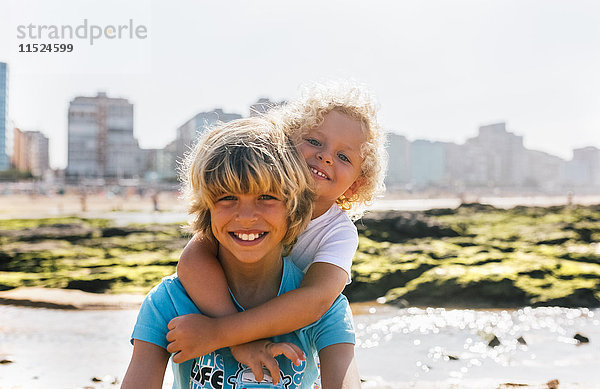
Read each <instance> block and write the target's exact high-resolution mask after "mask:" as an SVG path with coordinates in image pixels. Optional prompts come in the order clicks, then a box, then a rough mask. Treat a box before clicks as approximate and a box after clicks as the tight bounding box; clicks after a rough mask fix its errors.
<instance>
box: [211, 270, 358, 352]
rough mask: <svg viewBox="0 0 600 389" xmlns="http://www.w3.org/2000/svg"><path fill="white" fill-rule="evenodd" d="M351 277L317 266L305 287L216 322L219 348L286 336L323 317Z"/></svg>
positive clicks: (305, 282) (308, 275)
mask: <svg viewBox="0 0 600 389" xmlns="http://www.w3.org/2000/svg"><path fill="white" fill-rule="evenodd" d="M347 279H348V274H347V273H346V272H345V271H344V270H343V269H342V268H340V267H338V266H335V265H331V264H329V263H322V262H316V263H313V264H312V265H311V266H310V268H309V269H308V271H307V273H306V275H305V276H304V279H303V281H302V284H301V285H300V287H299V288H298V289H294V290H292V291H289V292H287V293H284V294H282V295H280V296H277V297H275V298H274V299H272V300H270V301H267V302H266V303H264V304H262V305H260V306H258V307H255V308H252V309H249V310H247V311H244V312H240V313H237V314H235V315H230V316H227V317H224V318H217V319H213V320H215V323H214V326H211V327H213V328H214V330H216V331H217V332H216V333H215V334H220V335H221V337H220V339H219V342H220V347H227V346H231V345H237V344H240V343H246V342H250V341H252V340H256V339H262V338H267V337H271V336H276V335H281V334H287V333H288V332H292V331H295V330H297V329H300V328H302V327H306V326H307V325H309V324H311V323H313V322H314V321H316V320H318V319H319V318H321V316H323V314H324V313H325V312H327V310H328V309H329V308H330V307H331V305H332V304H333V302H334V301H335V299H336V298H337V297H338V296H339V294H340V293H341V292H342V290H343V289H344V286H345V285H346V280H347Z"/></svg>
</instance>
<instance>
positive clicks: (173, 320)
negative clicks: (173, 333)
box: [167, 316, 181, 330]
mask: <svg viewBox="0 0 600 389" xmlns="http://www.w3.org/2000/svg"><path fill="white" fill-rule="evenodd" d="M180 317H181V316H177V317H174V318H173V319H171V321H170V322H169V324H168V325H167V328H168V329H169V330H173V329H175V327H176V326H177V322H178V321H179V318H180Z"/></svg>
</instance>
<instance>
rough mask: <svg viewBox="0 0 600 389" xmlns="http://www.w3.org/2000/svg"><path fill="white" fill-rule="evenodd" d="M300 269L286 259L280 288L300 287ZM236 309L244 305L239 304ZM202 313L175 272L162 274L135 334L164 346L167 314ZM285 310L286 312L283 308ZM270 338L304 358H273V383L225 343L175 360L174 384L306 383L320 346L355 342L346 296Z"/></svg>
mask: <svg viewBox="0 0 600 389" xmlns="http://www.w3.org/2000/svg"><path fill="white" fill-rule="evenodd" d="M303 276H304V273H302V271H300V270H299V269H298V268H297V267H296V266H295V265H294V264H293V263H292V262H291V261H289V260H287V259H284V261H283V275H282V277H281V285H280V287H279V293H278V294H282V293H285V292H288V291H290V290H293V289H296V288H298V286H299V285H300V282H301V281H302V277H303ZM238 309H239V310H242V309H243V308H241V307H239V306H238ZM189 313H200V311H199V310H198V308H197V307H196V305H194V303H193V302H192V300H191V299H190V297H189V296H188V294H187V293H186V291H185V289H184V288H183V285H181V282H180V281H179V279H178V278H177V276H176V275H172V276H169V277H165V278H163V280H162V282H161V283H160V284H159V285H157V286H155V287H154V288H153V289H152V290H151V291H150V292H149V293H148V295H147V296H146V298H145V299H144V302H143V303H142V307H141V308H140V313H139V314H138V318H137V323H136V324H135V327H134V329H133V335H132V336H131V338H132V342H133V339H138V340H143V341H146V342H150V343H153V344H156V345H158V346H160V347H163V348H165V349H166V348H167V344H168V342H167V339H166V336H167V332H168V331H169V330H168V328H167V325H168V324H169V321H171V319H173V318H175V317H177V316H181V315H187V314H189ZM282 314H283V315H285V312H282ZM271 339H272V340H273V341H274V342H290V343H294V344H296V345H297V346H298V347H300V348H301V349H302V351H304V354H305V355H306V358H307V359H306V361H303V362H302V364H301V365H300V366H295V365H294V364H293V363H292V362H291V361H290V360H289V359H287V358H286V357H285V356H282V355H280V356H278V357H276V360H277V362H278V363H279V369H280V371H281V380H280V381H279V383H278V384H277V385H276V386H274V385H272V384H271V382H270V376H268V372H265V379H264V380H263V381H262V382H260V383H259V382H256V380H255V379H254V375H253V374H252V371H251V370H250V369H249V368H248V367H247V366H245V365H242V364H240V363H238V362H237V361H236V359H235V358H234V357H233V356H232V355H231V351H230V350H229V348H222V349H219V350H216V351H214V352H212V353H210V354H207V355H204V356H202V357H200V358H195V359H191V360H189V361H186V362H183V363H173V375H174V379H175V380H174V383H173V387H174V388H178V389H182V388H191V389H197V388H213V389H224V388H232V389H242V388H282V389H293V388H310V387H311V385H312V383H313V382H314V381H315V379H316V378H317V374H318V370H317V366H316V362H315V357H316V356H317V353H318V352H319V351H320V350H321V349H322V348H324V347H327V346H330V345H332V344H337V343H352V344H354V342H355V339H354V326H353V324H352V313H351V311H350V306H349V304H348V300H347V299H346V297H345V296H343V295H340V296H339V297H338V298H337V299H336V300H335V302H334V303H333V305H332V306H331V308H329V310H328V311H327V312H326V313H325V314H324V315H323V316H322V317H321V318H320V319H319V320H317V321H316V322H314V323H312V324H311V325H309V326H307V327H304V328H301V329H300V330H298V331H294V332H292V333H289V334H285V335H280V336H275V337H273V338H271Z"/></svg>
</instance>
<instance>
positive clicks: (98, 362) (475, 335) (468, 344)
mask: <svg viewBox="0 0 600 389" xmlns="http://www.w3.org/2000/svg"><path fill="white" fill-rule="evenodd" d="M366 312H367V313H366V314H363V315H356V316H355V323H356V330H357V348H356V354H357V360H358V364H359V369H360V372H361V376H362V377H363V379H365V380H366V382H365V383H364V384H363V387H365V388H373V387H391V388H408V387H420V388H496V387H497V386H498V384H500V383H506V382H516V383H529V384H543V383H545V382H547V381H549V380H551V379H558V380H559V381H560V383H561V384H560V388H561V389H564V388H600V384H599V383H598V382H599V381H600V380H599V378H600V373H599V372H598V367H600V364H599V361H600V310H597V309H596V310H588V309H565V308H535V309H532V308H525V309H521V310H516V311H510V312H509V311H474V310H445V309H432V308H429V309H417V308H409V309H396V308H392V307H387V306H379V305H378V306H372V307H370V308H369V307H367V309H366ZM369 312H370V313H369ZM136 315H137V311H133V310H125V311H62V310H50V309H35V308H23V307H11V306H0V359H4V358H8V359H11V360H13V361H14V362H13V363H10V364H1V365H0V387H1V388H3V389H6V388H28V389H29V388H34V389H35V388H47V389H53V388H61V389H62V388H82V387H86V386H87V387H94V388H103V387H111V388H112V387H115V385H113V384H112V382H113V381H114V379H115V378H117V379H120V378H122V377H123V374H124V372H125V369H126V368H127V364H128V362H129V358H130V355H131V350H132V347H131V346H130V344H129V335H130V331H131V329H132V327H133V324H134V322H135V318H136ZM578 332H579V333H581V334H583V335H585V336H586V337H588V338H589V339H590V343H587V344H579V345H577V344H576V341H574V340H573V336H574V335H575V334H576V333H578ZM491 334H494V335H496V336H497V337H498V339H499V341H500V343H501V344H500V345H499V346H497V347H489V346H488V342H489V340H488V339H489V337H490V336H492V335H491ZM519 337H523V339H524V340H525V342H526V343H527V344H526V345H523V344H521V343H519V342H518V341H517V339H518V338H519ZM92 377H99V378H101V379H102V380H103V382H98V383H93V382H92V381H91V379H92ZM170 379H171V378H170V374H169V375H168V377H167V380H166V381H167V382H168V381H169V380H170ZM166 386H167V387H168V384H167V385H166Z"/></svg>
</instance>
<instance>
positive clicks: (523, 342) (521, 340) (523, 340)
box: [517, 336, 527, 345]
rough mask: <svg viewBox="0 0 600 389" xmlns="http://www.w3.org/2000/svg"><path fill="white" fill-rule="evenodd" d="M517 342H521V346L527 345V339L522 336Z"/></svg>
mask: <svg viewBox="0 0 600 389" xmlns="http://www.w3.org/2000/svg"><path fill="white" fill-rule="evenodd" d="M517 342H519V343H520V344H523V345H527V342H526V341H525V338H523V337H522V336H519V338H518V339H517Z"/></svg>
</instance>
